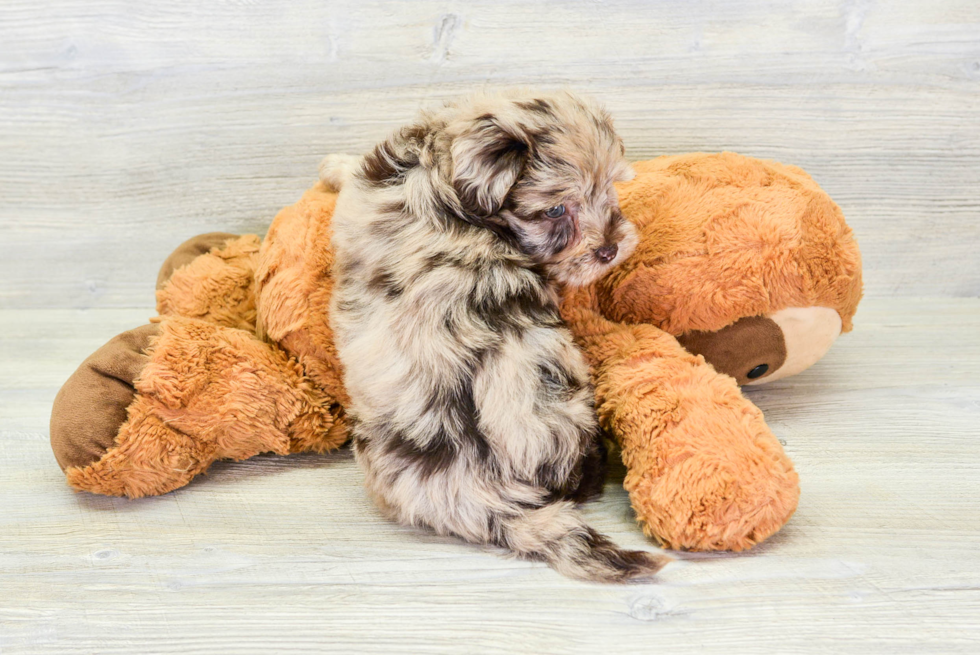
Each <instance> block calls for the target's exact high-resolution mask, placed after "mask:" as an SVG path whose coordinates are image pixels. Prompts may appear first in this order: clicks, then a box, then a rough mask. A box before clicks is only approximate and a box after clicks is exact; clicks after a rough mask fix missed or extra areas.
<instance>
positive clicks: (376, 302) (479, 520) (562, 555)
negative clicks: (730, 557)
mask: <svg viewBox="0 0 980 655" xmlns="http://www.w3.org/2000/svg"><path fill="white" fill-rule="evenodd" d="M631 175H632V171H631V170H630V168H629V166H628V164H627V163H626V161H625V160H624V158H623V147H622V142H621V140H620V139H619V137H618V136H617V135H616V133H615V132H614V131H613V128H612V124H611V121H610V118H609V116H608V114H607V113H606V112H605V111H604V110H602V109H601V108H599V107H598V106H596V105H595V104H593V103H592V102H590V101H586V100H583V99H581V98H578V97H576V96H574V95H572V94H570V93H553V94H531V93H528V92H516V93H509V94H505V95H478V96H473V97H469V98H466V99H464V100H461V101H459V102H456V103H453V104H449V105H447V106H445V107H444V108H442V109H440V110H437V111H434V112H426V113H423V114H421V116H420V117H419V118H418V120H416V122H414V123H412V124H411V125H409V126H407V127H404V128H402V129H401V130H399V131H398V132H396V133H395V134H393V135H392V136H391V137H389V138H388V139H387V140H386V141H384V142H382V143H381V144H379V145H378V146H377V147H376V148H375V149H374V150H373V151H372V152H371V153H370V154H368V155H367V156H366V157H364V158H363V160H351V159H345V158H344V157H342V156H341V157H336V156H335V157H332V158H328V159H327V160H325V161H324V164H323V165H322V167H321V177H322V178H323V179H324V180H325V181H326V182H327V183H328V184H331V185H333V186H335V187H341V186H342V187H343V188H342V191H341V193H340V196H339V198H338V201H337V206H336V210H335V213H334V217H333V229H334V236H333V245H334V247H335V250H336V269H335V275H336V281H335V284H336V286H335V287H334V296H333V305H332V313H331V321H332V325H333V329H334V332H335V337H336V344H337V349H338V353H339V354H340V359H341V361H342V363H343V365H344V369H345V374H344V380H345V383H346V387H347V391H348V393H349V394H350V398H351V406H350V414H351V418H352V422H351V430H352V436H353V443H354V452H355V455H356V458H357V461H358V462H359V463H360V465H361V466H362V467H363V469H364V471H365V474H366V483H367V488H368V489H369V491H370V493H371V494H372V496H373V497H374V498H375V500H376V501H377V503H378V505H379V506H380V507H381V508H382V509H383V510H384V511H385V512H386V513H387V514H388V515H390V516H391V517H392V518H393V519H395V520H397V521H399V522H401V523H405V524H412V525H417V526H427V527H429V528H431V529H433V530H435V531H436V532H438V533H440V534H451V535H456V536H458V537H461V538H463V539H466V540H468V541H471V542H477V543H488V544H496V545H499V546H503V547H505V548H508V549H510V550H511V551H513V552H515V553H517V554H519V555H520V556H523V557H525V558H528V559H539V560H544V561H546V562H548V563H549V564H550V565H551V566H553V567H554V568H555V569H557V570H558V571H560V572H562V573H564V574H566V575H569V576H572V577H576V578H582V579H589V580H600V581H626V580H631V579H634V578H641V577H649V576H651V575H652V574H654V573H655V572H656V571H657V570H659V569H660V568H661V566H663V564H664V562H665V561H666V558H663V557H661V556H657V555H654V554H652V553H647V552H644V551H624V550H621V549H620V548H618V547H617V546H616V545H614V544H613V543H611V542H610V541H609V540H608V539H607V538H606V537H604V536H603V535H601V534H599V533H597V532H596V531H594V530H593V529H592V528H590V527H588V526H587V525H586V524H585V523H584V522H583V520H582V518H581V517H580V515H579V514H578V512H577V511H576V509H575V507H574V501H576V500H581V499H583V498H584V497H587V496H589V495H592V494H594V493H596V492H598V491H599V490H601V485H602V471H603V463H604V456H605V453H604V451H603V447H602V439H601V437H600V432H599V428H598V425H597V423H596V418H595V415H594V411H593V390H592V387H591V386H590V382H589V376H588V367H587V364H586V362H585V361H584V359H583V357H582V355H581V354H580V353H579V351H578V350H577V349H576V347H575V345H574V344H573V342H572V338H571V335H570V334H569V332H568V331H567V330H566V329H565V328H564V327H563V326H562V323H561V320H560V317H559V313H558V288H559V287H560V286H561V285H582V284H586V283H589V282H592V281H593V280H595V279H597V278H598V277H599V276H600V275H601V274H603V273H604V272H605V271H607V270H608V269H609V268H610V267H612V266H615V265H616V264H617V263H618V262H620V261H621V260H622V259H623V258H624V257H626V256H628V255H629V253H630V252H631V251H632V249H633V247H634V246H635V242H636V235H635V231H634V229H633V228H632V226H631V225H630V224H629V223H628V222H627V221H626V220H625V219H624V218H623V216H622V215H621V214H620V212H619V208H618V201H617V197H616V191H615V189H614V187H613V182H614V181H616V180H622V179H628V178H629V177H630V176H631ZM549 210H550V211H549Z"/></svg>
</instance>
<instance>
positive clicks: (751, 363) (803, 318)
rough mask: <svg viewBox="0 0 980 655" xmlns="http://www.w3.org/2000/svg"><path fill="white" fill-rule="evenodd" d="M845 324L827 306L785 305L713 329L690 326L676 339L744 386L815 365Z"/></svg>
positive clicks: (786, 375)
mask: <svg viewBox="0 0 980 655" xmlns="http://www.w3.org/2000/svg"><path fill="white" fill-rule="evenodd" d="M841 325H842V324H841V318H840V314H838V313H837V311H836V310H834V309H831V308H829V307H787V308H786V309H781V310H779V311H778V312H774V313H772V314H770V315H769V316H746V317H744V318H741V319H739V320H737V321H735V322H734V323H732V324H731V325H729V326H727V327H724V328H722V329H720V330H715V331H714V332H709V331H705V330H690V331H688V332H685V333H683V334H680V335H678V336H677V341H679V342H680V344H681V345H682V346H684V347H685V348H687V350H688V351H690V352H692V353H694V354H695V355H701V356H703V357H704V359H705V360H706V361H707V362H708V363H709V364H711V365H712V366H713V367H714V368H715V370H716V371H718V372H719V373H724V374H726V375H730V376H732V377H733V378H735V380H736V381H737V382H738V383H739V384H741V385H748V384H765V383H766V382H772V381H774V380H779V379H780V378H784V377H788V376H790V375H796V374H797V373H800V372H802V371H804V370H805V369H807V368H809V367H810V366H813V365H814V364H815V363H816V362H817V361H818V360H819V359H820V358H821V357H823V356H824V355H825V354H826V353H827V351H828V350H830V347H831V346H832V345H833V344H834V341H836V340H837V337H838V336H840V333H841Z"/></svg>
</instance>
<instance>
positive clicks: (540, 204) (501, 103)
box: [447, 92, 637, 286]
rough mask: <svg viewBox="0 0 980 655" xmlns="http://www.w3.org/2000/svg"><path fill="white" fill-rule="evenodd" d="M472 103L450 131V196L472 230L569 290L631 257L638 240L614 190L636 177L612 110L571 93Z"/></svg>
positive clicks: (523, 95) (520, 95) (462, 110)
mask: <svg viewBox="0 0 980 655" xmlns="http://www.w3.org/2000/svg"><path fill="white" fill-rule="evenodd" d="M468 103H469V104H468V105H465V106H457V109H458V111H459V113H458V114H457V118H456V119H455V120H453V121H450V123H449V125H447V131H448V132H449V133H450V135H451V138H452V140H451V143H450V151H451V157H452V186H453V189H454V190H455V193H456V195H457V196H458V198H459V203H460V205H461V207H462V209H463V212H464V214H465V216H466V217H467V220H469V221H470V222H473V223H475V224H477V225H482V226H485V227H487V228H488V229H491V230H493V231H494V232H496V233H497V234H498V235H500V236H501V237H502V238H505V239H508V240H510V241H512V242H513V243H514V244H515V245H517V247H518V248H519V249H520V250H521V251H522V252H524V253H525V254H527V255H529V256H530V257H531V258H532V259H533V260H534V261H536V262H538V263H540V264H542V265H543V266H544V267H545V270H546V271H547V272H548V274H549V276H550V277H551V278H552V279H554V280H556V281H558V282H560V283H562V284H564V285H569V286H581V285H585V284H589V283H591V282H593V281H594V280H596V279H598V278H599V277H601V276H602V275H603V274H604V273H605V272H606V271H608V270H609V269H610V268H611V267H613V266H615V265H616V264H618V263H619V262H621V261H623V260H624V259H625V258H626V257H628V256H629V255H630V253H631V252H632V251H633V248H634V247H635V246H636V240H637V237H636V230H635V228H633V226H632V225H631V224H630V223H629V222H628V221H627V220H626V219H625V218H623V215H622V213H620V211H619V201H618V197H617V195H616V189H615V187H614V186H613V183H614V182H617V181H624V180H628V179H630V178H632V176H633V171H632V169H631V168H630V166H629V164H628V163H627V162H626V160H625V158H624V157H623V153H624V150H623V144H622V140H621V139H620V138H619V136H617V134H616V132H615V131H614V130H613V126H612V121H611V119H610V117H609V114H608V113H607V112H606V111H605V110H603V109H602V108H601V107H599V106H598V105H596V104H595V103H593V102H591V101H589V100H586V99H583V98H580V97H578V96H575V95H573V94H571V93H567V92H557V93H548V94H529V93H510V94H506V95H496V96H481V97H476V98H471V99H470V100H469V101H468Z"/></svg>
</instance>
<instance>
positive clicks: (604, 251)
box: [595, 243, 619, 264]
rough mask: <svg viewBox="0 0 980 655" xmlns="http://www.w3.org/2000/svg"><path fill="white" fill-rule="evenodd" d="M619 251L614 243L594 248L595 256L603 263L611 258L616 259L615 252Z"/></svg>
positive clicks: (606, 262)
mask: <svg viewBox="0 0 980 655" xmlns="http://www.w3.org/2000/svg"><path fill="white" fill-rule="evenodd" d="M617 252H619V246H617V245H616V244H615V243H613V244H610V245H608V246H603V247H601V248H596V249H595V258H596V259H598V260H599V261H600V262H602V263H603V264H608V263H609V262H611V261H612V260H614V259H616V253H617Z"/></svg>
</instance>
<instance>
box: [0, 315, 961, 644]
mask: <svg viewBox="0 0 980 655" xmlns="http://www.w3.org/2000/svg"><path fill="white" fill-rule="evenodd" d="M151 313H152V311H151V309H149V308H147V309H145V310H89V311H77V310H7V311H2V312H0V653H3V654H4V655H8V654H18V655H24V654H31V655H34V654H41V653H57V654H59V655H63V654H71V653H120V654H130V653H175V654H176V653H180V654H186V653H215V652H220V653H232V652H234V653H256V654H262V655H265V654H266V653H286V652H290V653H291V652H311V653H312V652H325V651H329V652H342V653H372V652H385V653H398V652H405V653H513V652H528V653H586V652H587V653H596V652H608V653H650V652H698V653H726V654H727V653H733V652H737V653H772V652H779V653H828V652H861V653H879V652H880V653H906V652H907V653H943V654H948V653H973V652H977V650H978V649H980V622H978V620H977V617H978V616H980V505H978V504H977V502H976V498H977V497H978V496H980V448H978V447H977V443H978V440H980V428H978V426H980V376H978V374H977V371H978V370H980V340H978V338H977V336H978V335H980V299H932V300H915V299H907V298H877V299H875V298H872V299H868V300H866V301H865V303H864V305H863V306H862V308H861V310H860V311H859V314H858V320H857V321H856V329H855V331H854V332H853V333H851V334H848V335H844V336H843V337H841V339H840V340H839V341H838V343H837V345H835V347H834V348H833V349H832V350H831V351H830V353H829V354H828V355H827V356H826V358H825V359H824V360H822V361H821V362H820V363H818V364H817V365H816V366H814V367H813V368H811V369H810V370H808V371H806V372H804V373H802V374H801V375H798V376H796V377H793V378H788V379H786V380H782V381H779V382H776V383H773V384H772V385H770V386H768V387H759V388H754V389H751V390H750V391H749V393H750V397H751V398H752V400H753V401H754V402H756V403H757V404H758V405H759V406H760V407H761V408H762V409H763V410H764V411H765V412H766V416H767V418H768V420H769V423H770V425H771V426H772V428H773V430H774V431H775V432H776V434H777V436H779V438H780V439H782V440H783V441H784V442H785V446H786V449H787V451H788V452H789V454H790V456H791V457H792V458H793V460H794V461H795V463H796V466H797V468H798V470H799V472H800V476H801V478H802V487H803V495H802V500H801V504H800V508H799V510H798V512H797V513H796V515H795V516H794V517H793V519H792V520H791V521H790V523H789V524H788V525H787V526H786V527H785V528H784V529H783V531H782V532H780V533H779V534H777V535H776V536H775V537H774V538H772V539H771V540H770V541H769V542H767V543H766V544H764V545H762V546H760V547H759V548H757V549H755V550H753V551H750V552H748V553H745V554H741V555H728V554H715V555H694V554H684V553H677V554H676V557H677V561H676V562H674V563H673V564H671V565H670V566H669V567H667V568H666V569H664V571H663V572H662V574H661V577H660V581H659V582H658V583H657V584H652V585H636V586H628V587H609V586H601V585H590V584H584V583H576V582H573V581H569V580H566V579H563V578H561V577H560V576H558V575H557V574H555V573H554V572H552V571H551V570H549V569H548V568H546V567H544V566H543V565H539V564H531V563H526V562H520V561H515V560H511V559H507V558H505V557H503V556H502V555H501V554H500V553H498V552H496V551H494V550H491V549H481V548H477V547H474V546H471V545H466V544H462V543H458V542H455V541H453V540H450V539H441V538H436V537H433V536H431V535H427V534H423V533H420V532H417V531H415V530H411V529H406V528H400V527H397V526H394V525H392V524H390V523H388V522H386V521H385V520H383V519H382V518H380V517H379V516H378V514H377V512H376V511H375V510H374V509H373V507H372V506H371V504H370V502H369V501H368V499H367V498H366V496H365V494H364V491H363V489H362V488H361V484H360V479H361V476H360V473H359V471H358V469H357V467H356V465H355V464H354V462H353V461H352V459H351V457H350V454H349V452H348V451H346V450H343V451H340V452H338V453H335V454H332V455H326V456H313V455H303V456H292V457H270V456H261V457H257V458H255V459H252V460H250V461H247V462H242V463H222V464H218V465H216V466H215V467H214V469H213V470H212V472H211V474H210V475H208V476H206V477H203V478H200V479H198V480H196V481H195V482H193V483H192V484H191V485H190V486H188V487H186V488H184V489H181V490H179V491H177V492H175V493H171V494H168V495H166V496H163V497H159V498H147V499H143V500H139V501H129V500H122V499H115V498H104V497H96V496H91V495H87V494H76V493H74V492H72V491H71V490H70V489H68V488H67V487H66V486H65V483H64V478H63V477H62V475H61V474H60V472H59V471H58V468H57V465H56V463H55V461H54V457H53V456H52V454H51V452H50V448H49V446H48V443H47V415H48V412H49V409H50V403H51V400H52V398H53V396H54V393H55V391H56V390H57V388H58V386H60V384H61V382H62V381H63V380H64V379H65V378H66V377H67V376H68V375H69V373H70V372H71V371H72V370H73V369H74V367H75V366H77V364H78V363H79V362H80V361H81V360H82V359H84V357H85V356H86V355H87V354H88V353H90V352H91V351H92V350H94V349H95V348H96V347H98V346H99V345H101V344H102V343H103V342H104V341H105V340H107V339H108V338H109V337H110V336H112V335H113V334H115V333H117V332H119V331H121V330H124V329H127V328H129V327H132V326H135V325H139V324H141V323H142V322H143V321H145V320H146V317H147V316H149V315H150V314H151ZM621 479H622V470H621V469H618V470H616V471H615V472H614V475H613V478H612V479H611V480H610V481H609V483H608V484H607V487H606V494H605V495H604V497H603V498H602V499H601V500H600V501H599V502H597V503H593V504H591V505H589V506H587V508H586V511H587V513H588V516H589V520H590V522H591V523H592V524H593V525H595V526H596V527H598V528H601V529H602V530H603V531H605V532H607V533H609V534H610V535H613V536H614V537H615V539H616V540H617V541H619V542H620V543H622V544H625V545H630V546H637V547H643V546H644V545H645V544H646V545H647V546H648V547H649V544H647V543H646V541H645V540H644V538H643V536H642V535H641V533H640V532H639V530H638V529H637V527H636V526H635V524H634V522H633V518H632V513H631V510H630V508H629V505H628V499H627V497H626V495H625V493H624V491H623V490H622V488H621V487H620V486H619V484H620V483H621Z"/></svg>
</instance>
